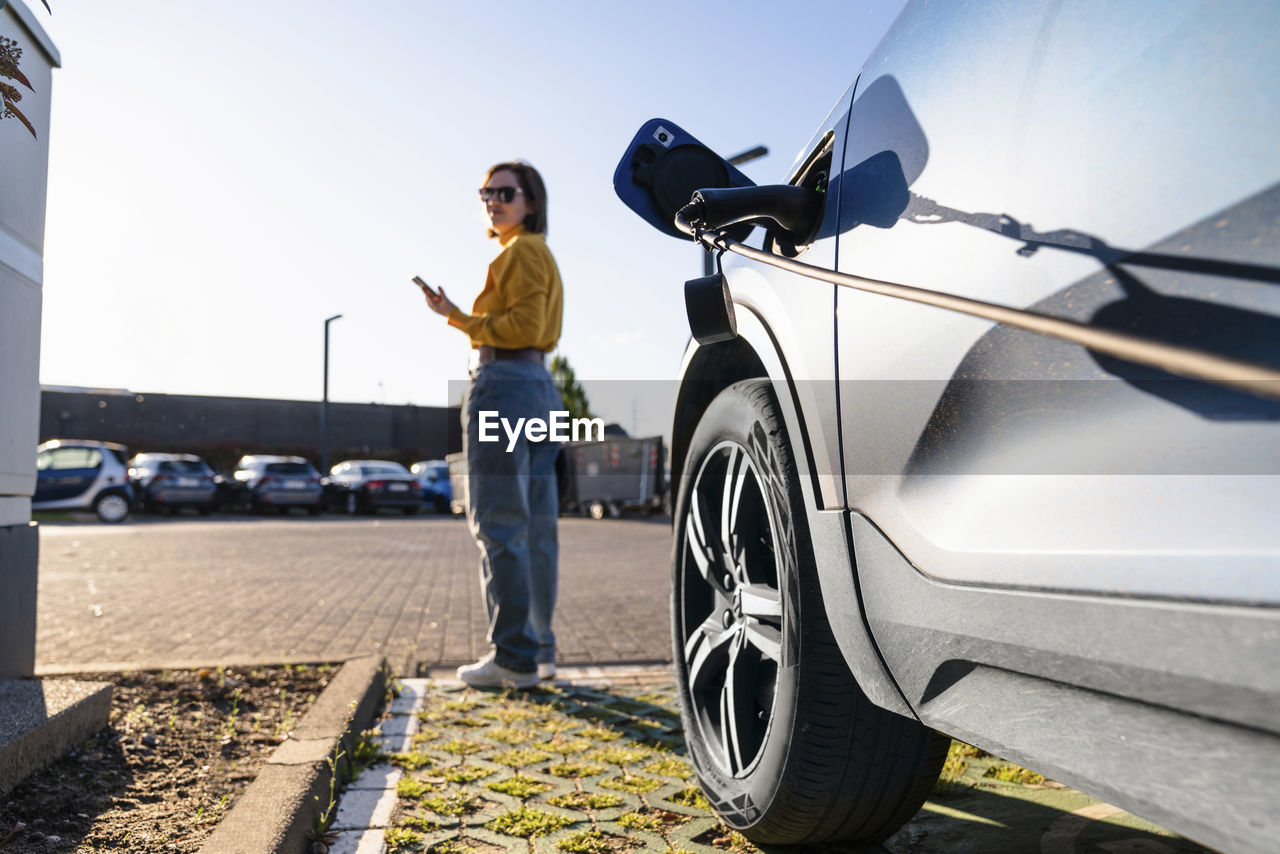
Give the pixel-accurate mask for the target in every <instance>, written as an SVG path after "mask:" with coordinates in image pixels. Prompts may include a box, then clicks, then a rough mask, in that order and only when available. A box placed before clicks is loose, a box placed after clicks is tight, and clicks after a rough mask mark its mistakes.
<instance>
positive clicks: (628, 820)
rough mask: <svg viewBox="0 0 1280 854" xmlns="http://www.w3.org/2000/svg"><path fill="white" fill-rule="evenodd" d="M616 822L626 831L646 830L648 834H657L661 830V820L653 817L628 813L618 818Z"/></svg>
mask: <svg viewBox="0 0 1280 854" xmlns="http://www.w3.org/2000/svg"><path fill="white" fill-rule="evenodd" d="M617 821H618V824H620V825H622V826H623V827H625V828H626V829H627V830H647V831H648V832H650V833H657V832H658V831H660V830H662V819H660V818H658V817H657V816H655V815H646V814H644V813H638V812H629V813H623V814H622V815H620V816H618V819H617Z"/></svg>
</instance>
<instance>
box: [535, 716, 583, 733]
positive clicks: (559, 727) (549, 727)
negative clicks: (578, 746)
mask: <svg viewBox="0 0 1280 854" xmlns="http://www.w3.org/2000/svg"><path fill="white" fill-rule="evenodd" d="M535 726H536V728H537V729H540V730H543V731H545V732H553V733H560V732H568V731H569V730H573V729H577V728H578V727H580V726H582V724H580V723H578V722H577V721H567V720H563V719H559V718H552V719H551V720H546V721H542V722H541V723H539V724H535Z"/></svg>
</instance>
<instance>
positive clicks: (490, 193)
mask: <svg viewBox="0 0 1280 854" xmlns="http://www.w3.org/2000/svg"><path fill="white" fill-rule="evenodd" d="M516 193H520V194H521V195H523V194H524V191H523V190H521V189H520V188H519V187H481V188H480V201H482V202H490V201H493V200H494V199H496V200H498V201H500V202H502V203H503V204H504V205H506V204H510V203H511V202H513V201H515V198H516Z"/></svg>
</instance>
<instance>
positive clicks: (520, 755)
mask: <svg viewBox="0 0 1280 854" xmlns="http://www.w3.org/2000/svg"><path fill="white" fill-rule="evenodd" d="M550 758H551V754H550V753H543V752H542V751H541V750H509V751H507V752H506V753H502V754H499V755H498V756H495V757H493V759H492V761H493V762H496V763H498V764H499V765H507V766H509V767H511V768H523V767H524V766H526V765H532V764H533V763H535V762H545V761H547V760H548V759H550Z"/></svg>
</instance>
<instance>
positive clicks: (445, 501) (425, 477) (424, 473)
mask: <svg viewBox="0 0 1280 854" xmlns="http://www.w3.org/2000/svg"><path fill="white" fill-rule="evenodd" d="M409 471H410V472H412V473H413V475H414V476H415V477H417V478H418V483H419V484H421V485H422V503H423V504H426V505H427V506H428V507H432V508H434V509H435V511H436V512H437V513H449V512H451V510H450V506H451V502H452V501H453V489H452V487H451V486H450V485H449V464H448V463H447V462H445V461H444V460H423V461H421V462H416V463H414V464H413V465H411V466H409Z"/></svg>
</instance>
